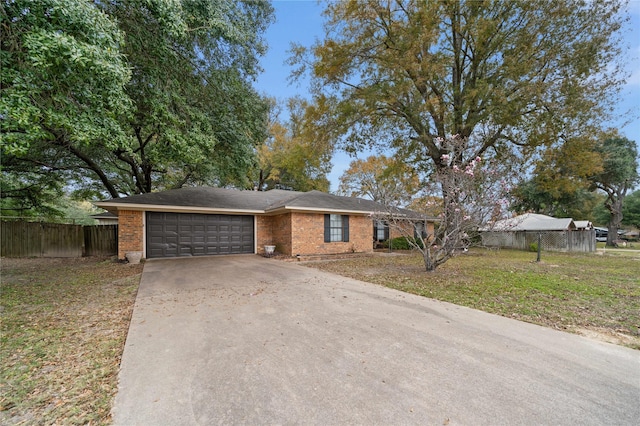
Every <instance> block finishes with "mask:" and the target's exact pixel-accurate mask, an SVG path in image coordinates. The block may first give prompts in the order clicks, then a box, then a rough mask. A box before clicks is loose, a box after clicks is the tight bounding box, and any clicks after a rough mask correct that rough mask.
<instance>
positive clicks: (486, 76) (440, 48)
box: [291, 0, 624, 268]
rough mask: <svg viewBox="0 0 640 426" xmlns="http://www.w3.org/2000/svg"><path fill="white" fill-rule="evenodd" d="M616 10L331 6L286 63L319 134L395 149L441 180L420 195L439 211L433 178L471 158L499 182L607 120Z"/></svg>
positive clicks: (357, 2)
mask: <svg viewBox="0 0 640 426" xmlns="http://www.w3.org/2000/svg"><path fill="white" fill-rule="evenodd" d="M622 4H623V1H622V0H620V1H604V0H596V1H589V2H587V1H584V0H565V1H557V2H552V3H550V2H548V1H546V0H532V1H526V2H524V1H523V2H516V1H512V0H502V1H501V0H497V1H492V2H477V1H437V2H436V1H429V2H426V1H411V0H399V1H394V2H389V1H377V0H365V1H362V0H345V1H340V2H332V3H329V4H328V5H327V8H326V11H325V16H326V19H327V21H326V27H325V31H326V36H325V39H324V40H322V41H319V42H318V43H316V44H315V45H314V46H313V47H312V48H310V49H304V48H302V47H296V48H294V57H293V58H292V60H291V63H293V64H296V65H298V68H297V69H296V70H295V71H294V76H295V75H301V74H303V73H304V72H305V71H306V70H309V71H310V73H311V74H312V87H313V89H314V96H315V98H314V104H315V105H317V106H318V110H319V111H321V114H319V117H320V118H321V119H320V120H319V121H318V123H319V124H318V127H319V128H321V129H322V131H324V132H325V133H327V134H330V135H332V137H334V138H335V140H337V141H339V143H340V146H341V147H342V148H344V149H345V150H347V151H348V152H358V151H361V150H362V148H364V147H370V146H373V145H377V146H379V147H381V148H383V149H387V150H392V151H396V152H397V153H398V154H400V155H401V156H402V158H405V159H406V160H407V162H408V163H409V164H411V165H412V166H413V167H414V168H415V169H416V170H418V171H420V172H424V173H428V174H431V175H432V176H433V177H434V178H435V180H437V181H439V182H440V184H441V194H430V195H438V196H439V195H441V196H442V198H443V200H444V211H445V212H448V211H449V209H450V207H452V206H453V204H455V203H457V202H458V199H457V196H456V195H455V191H456V190H455V188H453V189H452V188H451V187H450V186H449V185H448V183H447V182H442V179H443V178H442V177H446V176H451V175H452V171H455V170H467V168H468V167H471V165H472V164H473V162H474V161H476V158H478V157H480V158H481V159H482V161H483V164H493V165H494V167H495V166H496V165H501V166H504V169H505V171H504V173H505V174H504V175H505V176H506V177H508V175H506V173H508V172H510V171H511V172H512V171H519V170H520V167H521V166H522V162H523V161H525V160H528V159H529V158H530V155H532V153H534V152H536V150H537V149H539V148H540V147H544V146H550V145H552V144H554V143H557V142H558V141H559V140H562V139H570V140H572V141H580V140H581V137H582V136H584V135H587V134H589V133H592V131H593V129H594V128H596V127H597V125H598V124H599V123H600V122H602V120H603V118H606V116H607V111H608V107H609V106H610V105H611V104H612V103H613V102H614V99H615V96H614V95H615V93H617V91H618V90H619V88H620V86H621V84H622V81H623V77H624V76H623V75H622V74H621V72H620V69H619V68H618V67H616V66H612V65H613V64H616V63H618V62H619V61H620V58H621V56H622V55H620V51H621V49H620V46H619V45H618V41H619V40H618V30H619V29H620V28H621V25H622V22H623V21H624V17H623V16H622V15H621V13H622V10H621V8H622ZM563 136H564V137H563ZM454 145H455V146H454ZM509 168H511V170H509ZM500 173H503V171H501V172H500ZM484 187H485V186H483V184H482V183H478V185H476V189H478V188H484ZM443 223H444V225H443V226H444V228H446V232H447V233H451V232H456V231H454V229H452V228H455V227H456V224H454V223H449V222H448V220H445V221H443ZM451 235H452V236H453V234H451ZM445 260H446V259H445ZM429 267H430V266H427V268H429Z"/></svg>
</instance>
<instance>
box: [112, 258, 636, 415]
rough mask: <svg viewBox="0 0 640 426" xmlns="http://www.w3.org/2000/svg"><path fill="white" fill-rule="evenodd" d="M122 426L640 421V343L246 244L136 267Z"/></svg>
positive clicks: (120, 400) (118, 409)
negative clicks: (484, 308)
mask: <svg viewBox="0 0 640 426" xmlns="http://www.w3.org/2000/svg"><path fill="white" fill-rule="evenodd" d="M119 379H120V382H119V392H118V395H117V397H116V401H115V406H114V409H113V416H114V423H115V424H116V425H151V424H153V425H211V424H323V425H324V424H421V425H442V424H451V425H454V424H472V425H481V424H488V425H489V424H490V425H495V424H509V425H515V424H581V425H587V424H593V425H602V424H616V425H623V424H629V425H631V424H637V421H638V419H639V418H640V404H639V401H640V352H639V351H634V350H631V349H628V348H624V347H619V346H614V345H610V344H607V343H601V342H597V341H593V340H589V339H586V338H583V337H580V336H576V335H572V334H567V333H563V332H558V331H555V330H552V329H548V328H544V327H539V326H536V325H532V324H527V323H523V322H519V321H515V320H511V319H508V318H503V317H500V316H496V315H491V314H487V313H484V312H480V311H476V310H472V309H468V308H464V307H459V306H456V305H452V304H448V303H444V302H439V301H434V300H431V299H427V298H423V297H419V296H415V295H410V294H406V293H402V292H399V291H395V290H391V289H388V288H384V287H380V286H377V285H374V284H369V283H364V282H360V281H356V280H352V279H349V278H344V277H340V276H337V275H333V274H329V273H326V272H322V271H318V270H316V269H312V268H306V267H304V266H301V265H297V264H294V263H286V262H280V261H277V260H269V259H264V258H261V257H258V256H254V255H243V256H222V257H206V258H205V257H201V258H186V259H168V260H153V261H149V262H147V263H146V264H145V267H144V273H143V275H142V281H141V283H140V289H139V292H138V296H137V299H136V306H135V309H134V312H133V318H132V322H131V327H130V330H129V335H128V338H127V342H126V347H125V351H124V354H123V359H122V366H121V371H120V376H119Z"/></svg>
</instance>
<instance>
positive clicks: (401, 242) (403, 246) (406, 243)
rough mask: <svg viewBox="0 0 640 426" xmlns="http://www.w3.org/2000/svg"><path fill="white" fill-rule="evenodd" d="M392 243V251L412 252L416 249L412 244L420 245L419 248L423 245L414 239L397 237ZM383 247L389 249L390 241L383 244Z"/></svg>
mask: <svg viewBox="0 0 640 426" xmlns="http://www.w3.org/2000/svg"><path fill="white" fill-rule="evenodd" d="M390 241H391V249H392V250H411V249H413V247H414V246H412V245H411V243H413V244H418V245H419V246H420V244H421V243H420V241H416V240H415V239H413V238H411V239H409V238H407V237H397V238H393V239H392V240H390ZM382 246H383V247H384V248H389V240H387V241H385V242H383V243H382Z"/></svg>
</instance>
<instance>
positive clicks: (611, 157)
mask: <svg viewBox="0 0 640 426" xmlns="http://www.w3.org/2000/svg"><path fill="white" fill-rule="evenodd" d="M596 152H598V153H599V154H600V158H601V161H602V171H601V172H600V173H597V174H594V175H592V176H591V177H590V180H591V182H592V185H593V188H594V189H598V190H600V191H603V192H604V193H605V194H606V196H607V198H606V200H605V202H604V206H605V208H606V209H607V210H608V211H609V224H608V229H609V232H608V234H607V245H608V246H614V245H615V240H617V238H618V229H620V224H621V223H622V220H623V217H624V216H623V204H624V199H625V197H626V196H627V193H628V192H629V191H630V190H632V189H633V188H634V186H635V185H636V184H637V183H638V182H640V174H639V173H638V148H637V146H636V143H635V142H634V141H631V140H629V139H627V138H623V137H610V138H607V139H604V140H603V141H602V142H601V143H599V144H598V145H597V146H596Z"/></svg>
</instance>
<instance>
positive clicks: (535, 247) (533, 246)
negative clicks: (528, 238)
mask: <svg viewBox="0 0 640 426" xmlns="http://www.w3.org/2000/svg"><path fill="white" fill-rule="evenodd" d="M529 251H532V252H535V253H537V252H538V243H531V244H529Z"/></svg>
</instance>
